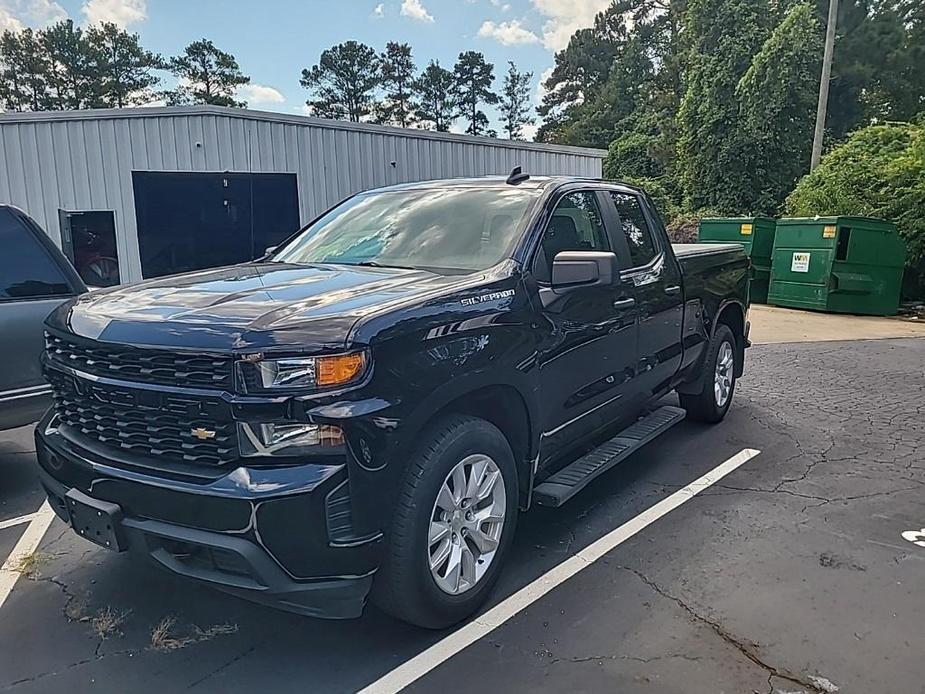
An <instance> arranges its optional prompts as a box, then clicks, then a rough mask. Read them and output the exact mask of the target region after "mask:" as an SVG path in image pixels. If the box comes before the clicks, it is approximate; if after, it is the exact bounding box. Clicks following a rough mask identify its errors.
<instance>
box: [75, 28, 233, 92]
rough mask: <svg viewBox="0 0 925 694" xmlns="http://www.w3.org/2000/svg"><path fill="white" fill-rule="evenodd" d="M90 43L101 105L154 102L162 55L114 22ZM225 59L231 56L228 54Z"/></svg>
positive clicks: (91, 34)
mask: <svg viewBox="0 0 925 694" xmlns="http://www.w3.org/2000/svg"><path fill="white" fill-rule="evenodd" d="M68 21H70V20H68ZM86 40H87V43H88V44H89V48H90V50H89V52H90V56H91V60H92V63H93V64H92V68H91V70H92V74H93V76H94V78H95V80H94V81H95V82H96V85H95V86H94V88H93V91H94V92H95V93H96V94H95V96H96V99H97V103H99V105H101V106H105V107H109V108H122V107H124V106H137V105H140V104H145V103H148V102H150V101H152V100H153V99H154V96H155V95H154V88H155V87H156V86H157V85H158V84H160V81H161V80H160V78H159V77H158V76H157V75H155V74H154V72H153V71H154V70H157V69H164V68H166V67H167V65H166V63H165V62H164V60H163V58H161V57H160V56H159V55H157V54H156V53H152V52H151V51H148V50H145V49H144V48H142V47H141V43H140V42H139V37H138V34H130V33H128V32H127V31H125V30H124V29H122V28H120V27H118V26H116V25H115V24H112V23H111V22H104V23H102V24H99V25H97V26H94V27H90V29H89V30H88V31H87V33H86ZM219 52H220V51H219ZM223 55H226V56H227V53H226V54H223ZM232 60H233V59H232ZM235 65H237V63H235ZM232 83H233V84H234V85H235V86H237V84H244V83H246V82H234V78H233V79H232ZM78 84H79V82H78ZM229 88H230V87H229ZM232 93H233V90H232ZM207 103H214V102H207ZM72 108H80V107H79V106H75V107H72Z"/></svg>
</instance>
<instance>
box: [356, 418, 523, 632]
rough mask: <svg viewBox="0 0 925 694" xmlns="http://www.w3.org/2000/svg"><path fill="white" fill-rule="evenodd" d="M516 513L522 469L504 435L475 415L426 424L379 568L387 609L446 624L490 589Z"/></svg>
mask: <svg viewBox="0 0 925 694" xmlns="http://www.w3.org/2000/svg"><path fill="white" fill-rule="evenodd" d="M516 519H517V472H516V468H515V465H514V456H513V454H512V453H511V448H510V446H509V445H508V442H507V439H506V438H505V437H504V435H503V434H502V433H501V432H500V431H499V430H498V429H497V428H496V427H495V426H493V425H492V424H490V423H489V422H486V421H484V420H481V419H477V418H475V417H468V416H453V417H449V418H447V419H445V420H442V421H441V422H439V423H438V424H437V425H435V426H433V427H431V428H430V429H428V430H427V431H426V432H425V433H424V436H423V437H422V445H421V446H420V447H419V449H418V452H417V453H416V455H415V456H414V458H413V459H412V461H411V463H410V465H409V468H408V471H407V473H406V476H405V480H404V482H403V485H402V490H401V492H400V494H399V499H398V502H397V506H396V510H395V516H394V520H393V523H392V527H391V530H390V532H389V535H388V549H387V552H386V558H385V561H384V562H383V565H382V567H381V568H380V569H379V572H378V574H377V576H376V581H375V585H374V588H373V600H374V601H375V602H376V604H377V605H378V606H379V607H380V608H381V609H382V610H384V611H385V612H388V613H390V614H392V615H393V616H395V617H398V618H399V619H402V620H404V621H406V622H411V623H412V624H417V625H418V626H422V627H426V628H429V629H442V628H444V627H448V626H450V625H452V624H455V623H456V622H459V621H460V620H462V619H465V618H466V617H468V616H469V615H471V614H472V613H473V612H475V611H476V610H477V609H478V608H479V607H480V606H481V605H482V603H483V602H484V601H485V599H486V598H487V597H488V594H489V592H490V591H491V588H492V587H493V586H494V584H495V581H496V580H497V579H498V575H499V572H500V569H501V564H502V562H503V561H504V557H505V555H506V553H507V549H508V546H509V545H510V541H511V538H512V536H513V534H514V525H515V523H516Z"/></svg>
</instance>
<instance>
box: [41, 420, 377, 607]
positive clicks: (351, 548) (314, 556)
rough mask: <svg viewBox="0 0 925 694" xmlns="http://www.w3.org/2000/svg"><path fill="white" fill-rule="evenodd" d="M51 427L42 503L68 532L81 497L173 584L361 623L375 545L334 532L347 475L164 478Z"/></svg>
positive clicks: (306, 468)
mask: <svg viewBox="0 0 925 694" xmlns="http://www.w3.org/2000/svg"><path fill="white" fill-rule="evenodd" d="M55 420H56V418H55V416H54V415H53V414H52V413H49V414H48V415H46V416H45V417H44V418H43V419H42V421H41V422H40V423H39V425H38V427H37V428H36V452H37V457H38V461H39V465H40V468H41V469H40V478H41V482H42V485H43V486H44V487H45V491H46V492H47V494H48V498H49V502H50V503H51V506H52V508H54V510H55V512H56V513H57V514H58V515H59V516H60V517H61V518H62V519H63V520H65V521H66V522H70V519H71V516H70V514H69V511H68V507H67V500H68V499H69V498H72V497H74V496H75V495H78V496H80V497H82V498H85V499H86V500H87V501H91V502H95V503H100V504H103V505H107V506H109V507H111V508H115V509H118V510H117V512H115V513H114V514H113V516H112V518H113V525H114V526H116V527H114V529H113V532H114V533H115V534H116V535H118V537H119V538H120V542H119V544H120V545H121V547H120V548H121V549H126V550H128V551H129V552H132V553H134V554H136V555H138V556H144V557H145V558H147V559H148V560H151V561H153V562H154V563H155V564H157V565H159V566H161V567H162V568H165V569H167V570H169V571H171V572H173V573H176V574H179V575H183V576H186V577H189V578H191V579H194V580H197V581H201V582H204V583H207V584H209V585H212V586H214V587H216V588H218V589H220V590H223V591H226V592H228V593H232V594H234V595H238V596H240V597H243V598H246V599H249V600H253V601H256V602H261V603H266V604H269V605H272V606H274V607H278V608H281V609H284V610H288V611H291V612H297V613H300V614H304V615H309V616H313V617H326V618H351V617H357V616H359V615H360V614H361V612H362V610H363V606H364V604H365V600H366V596H367V594H368V592H369V589H370V587H371V585H372V579H373V574H374V572H375V570H376V568H377V566H378V563H379V556H380V549H381V547H380V545H381V535H379V534H376V535H373V536H369V537H361V538H351V540H350V541H349V542H345V541H344V533H343V527H342V525H341V526H337V527H334V526H332V523H338V522H341V521H342V519H343V510H344V508H345V507H346V506H348V505H349V486H348V484H347V477H346V470H345V468H344V465H322V464H306V465H298V466H289V467H280V468H259V469H258V468H254V469H252V468H248V467H236V468H234V469H232V470H229V471H228V472H227V474H224V475H223V476H221V477H217V478H214V479H210V480H208V481H203V480H196V481H189V480H183V479H176V478H174V479H171V478H170V477H169V476H164V475H161V474H157V475H155V474H151V473H150V472H149V471H144V470H137V469H132V468H130V467H127V466H124V465H120V464H118V462H117V461H113V460H112V459H111V458H108V457H107V456H106V454H105V452H104V451H98V450H97V451H95V450H93V449H92V448H91V447H89V446H87V445H77V444H76V443H75V442H74V441H73V440H71V439H69V438H68V437H67V436H65V435H64V433H63V432H62V431H60V430H59V429H58V428H57V427H56V424H55ZM72 490H73V491H72ZM69 493H70V496H69ZM345 499H346V501H347V504H346V505H345V503H344V500H345Z"/></svg>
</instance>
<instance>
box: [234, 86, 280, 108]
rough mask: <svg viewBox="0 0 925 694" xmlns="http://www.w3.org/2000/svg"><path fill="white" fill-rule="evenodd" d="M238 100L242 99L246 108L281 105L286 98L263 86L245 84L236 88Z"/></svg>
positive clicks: (276, 90) (273, 89)
mask: <svg viewBox="0 0 925 694" xmlns="http://www.w3.org/2000/svg"><path fill="white" fill-rule="evenodd" d="M238 98H240V99H244V101H246V102H247V105H248V106H254V105H260V104H282V103H284V102H285V101H286V97H284V96H283V95H282V93H281V92H280V91H279V90H278V89H276V88H274V87H268V86H267V85H265V84H245V85H242V86H240V87H238Z"/></svg>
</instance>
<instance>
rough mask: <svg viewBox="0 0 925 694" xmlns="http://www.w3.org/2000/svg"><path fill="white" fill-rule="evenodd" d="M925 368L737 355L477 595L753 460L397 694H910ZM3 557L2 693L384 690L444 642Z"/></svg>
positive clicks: (833, 351) (541, 523)
mask: <svg viewBox="0 0 925 694" xmlns="http://www.w3.org/2000/svg"><path fill="white" fill-rule="evenodd" d="M923 369H925V339H891V340H873V341H857V342H818V343H806V344H773V345H771V344H769V345H760V346H756V347H754V348H753V349H752V350H751V352H750V354H749V363H748V369H747V374H746V378H745V379H744V380H743V381H741V382H740V384H739V390H738V392H737V394H736V402H735V404H734V407H733V409H732V410H731V412H730V414H729V416H728V417H727V419H726V421H725V422H724V423H722V424H721V425H719V426H716V427H712V428H709V427H702V426H699V425H695V424H691V423H687V422H685V423H683V424H681V425H679V426H677V427H675V429H673V430H672V431H671V432H670V433H669V434H667V435H665V436H664V437H662V438H661V439H660V440H657V441H656V442H654V443H653V444H651V445H650V446H649V447H647V448H646V449H644V450H643V451H642V452H640V453H638V454H637V455H635V456H634V457H633V458H631V459H630V460H628V461H627V462H626V463H624V464H623V465H622V466H620V467H619V468H618V469H617V470H614V471H613V472H611V473H609V474H608V475H607V476H605V477H604V478H603V479H601V480H600V481H599V482H597V483H595V484H594V485H592V487H591V488H589V489H587V490H585V491H584V492H582V494H580V495H579V496H578V497H576V498H575V499H574V500H572V501H571V502H570V503H569V504H567V505H566V506H565V507H563V508H561V509H558V510H548V509H537V510H535V511H532V512H531V513H529V514H527V515H526V516H524V517H523V518H522V519H521V523H520V525H519V527H518V532H517V536H516V539H515V548H514V552H513V554H512V556H511V557H510V561H509V564H508V566H507V570H506V571H505V574H504V576H503V578H502V581H501V583H500V584H499V587H498V590H497V591H496V593H495V595H494V598H493V603H492V604H494V605H499V604H500V605H504V604H505V601H506V600H507V599H508V598H509V596H511V595H512V594H515V593H517V591H519V590H520V589H521V588H523V587H524V586H526V585H528V584H530V583H531V582H532V581H534V579H536V578H537V577H540V576H542V575H544V574H545V573H546V572H548V571H550V570H552V569H554V568H555V567H557V566H560V565H562V563H563V562H564V561H566V560H568V559H569V558H570V557H572V556H574V555H575V554H576V553H578V552H580V551H581V550H582V549H583V548H586V547H588V546H591V545H593V543H595V542H596V541H598V540H600V539H601V538H604V537H607V536H608V534H609V533H612V531H614V529H615V528H618V527H621V526H623V524H625V523H627V522H628V521H633V520H634V519H637V518H638V517H640V514H643V513H644V512H646V511H647V509H652V508H653V507H655V506H656V505H657V504H659V502H662V501H664V500H666V499H669V498H671V497H672V495H673V494H675V493H676V492H677V491H678V490H679V489H682V488H684V487H686V486H687V485H689V484H690V483H691V482H692V481H694V480H696V479H698V478H700V477H701V476H703V475H705V474H707V473H709V472H710V471H711V470H714V469H715V468H716V467H717V466H719V465H720V464H722V463H723V462H724V461H726V460H728V459H730V458H731V457H733V456H735V455H736V454H737V453H739V452H740V451H742V450H743V449H755V450H759V451H760V455H757V456H755V457H753V458H751V459H750V460H748V461H747V462H745V463H744V464H742V465H741V466H740V467H738V468H737V469H735V470H733V471H732V472H730V473H729V474H728V475H727V476H726V477H724V478H723V479H721V480H719V481H718V482H716V483H714V484H712V485H711V486H709V487H708V488H706V489H704V490H703V491H701V492H700V493H699V494H697V495H696V496H693V497H692V498H689V499H686V500H685V502H684V503H682V504H681V505H679V506H678V507H677V508H675V509H674V510H672V511H671V512H670V513H667V514H666V515H664V516H663V517H661V518H659V519H657V520H655V521H654V522H652V523H651V524H648V525H646V526H645V527H642V528H641V529H640V530H639V531H638V532H636V533H635V534H633V535H632V536H630V537H628V538H627V539H626V540H625V541H623V542H621V543H620V544H619V545H618V546H615V547H614V548H613V549H612V550H611V551H609V552H607V553H606V554H604V555H603V556H602V557H601V558H600V559H599V560H597V561H593V562H588V563H587V565H586V566H583V567H582V570H581V571H580V572H579V573H577V574H576V575H574V576H573V577H571V578H569V579H568V580H566V581H564V582H562V583H560V584H558V585H556V587H554V588H553V589H552V590H550V591H549V592H547V593H546V594H545V595H543V596H542V597H540V598H539V599H537V600H536V601H534V602H531V603H529V604H528V605H527V606H526V607H525V609H523V610H520V611H518V612H517V613H516V614H515V615H514V616H513V617H512V618H511V619H509V620H507V621H505V622H504V623H502V624H500V626H497V628H494V629H488V628H483V631H484V632H485V633H484V635H481V636H480V637H479V638H477V639H476V640H475V641H474V642H473V643H472V644H471V645H469V646H467V647H466V648H463V649H461V650H458V652H455V651H454V650H453V649H452V648H450V649H449V651H448V655H447V656H446V657H443V656H441V657H439V658H435V659H433V661H432V662H429V663H425V666H424V667H423V668H421V669H420V671H419V672H417V673H416V675H419V677H417V678H416V679H415V680H414V681H413V682H412V684H411V685H410V687H409V689H410V690H411V691H441V692H445V693H449V692H462V691H471V690H472V689H473V688H474V687H479V688H484V687H487V688H490V689H491V690H494V691H570V692H601V691H612V692H684V693H685V694H688V693H694V692H704V693H707V692H709V693H713V694H715V693H717V692H726V693H733V694H738V693H745V694H750V693H752V692H761V693H764V692H769V693H771V692H778V693H779V694H783V693H784V692H787V693H794V692H835V691H839V692H878V693H882V694H889V693H891V692H896V693H902V694H908V693H912V694H915V693H920V692H921V693H925V658H923V647H922V625H923V624H925V593H923V589H922V586H923V585H925V582H923V578H925V546H920V545H918V544H916V542H917V541H921V542H922V544H925V529H923V526H925V503H923V499H925V496H923V489H925V443H923V442H925V398H923V392H925V373H923ZM33 466H34V461H33V451H32V442H31V435H30V433H29V432H28V431H27V430H25V429H20V430H16V431H14V432H6V433H4V434H0V480H2V486H0V558H5V557H6V556H7V555H8V554H9V553H10V551H11V550H12V548H13V547H14V545H15V544H16V543H17V542H19V541H20V538H21V537H22V535H23V533H24V532H26V530H27V528H29V524H28V523H20V524H18V525H13V526H11V527H3V521H10V520H11V519H14V518H17V517H20V516H23V515H25V514H29V513H32V512H34V511H35V510H36V509H38V508H39V506H40V505H41V502H42V495H41V493H40V492H39V490H38V485H37V482H36V480H35V476H34V470H33ZM917 532H921V533H922V535H918V534H916V533H917ZM904 533H905V535H904ZM22 568H25V569H27V572H26V573H27V574H29V575H28V576H24V577H20V579H19V580H18V582H17V583H16V585H15V587H14V589H13V590H12V592H11V593H10V594H9V596H8V598H7V599H6V601H5V602H4V603H3V604H2V606H0V691H14V692H52V691H55V692H57V691H99V692H126V691H133V692H138V693H145V692H158V693H161V692H165V691H168V692H172V691H179V690H183V689H190V690H193V691H197V692H253V691H258V690H262V691H271V692H296V691H298V692H304V691H313V692H314V691H317V692H352V691H357V690H360V689H363V688H364V687H369V686H371V690H372V691H388V683H389V681H391V680H389V676H390V673H393V672H394V671H395V670H396V668H401V667H402V665H403V664H405V663H408V662H409V661H410V660H411V659H412V658H414V656H416V655H417V654H419V653H421V652H422V651H424V650H425V649H427V648H428V647H430V646H432V645H434V644H437V643H441V644H447V643H449V644H451V645H452V643H454V642H453V639H454V633H453V632H444V633H429V632H422V631H420V630H417V629H414V628H412V627H408V626H406V625H403V624H401V623H398V622H395V621H393V620H391V619H390V618H388V617H386V616H384V615H382V614H380V613H378V612H376V611H375V610H374V609H371V608H370V609H368V610H367V613H366V615H365V616H364V617H363V618H362V619H360V620H357V621H353V622H324V621H314V620H310V619H305V618H300V617H296V616H292V615H287V614H283V613H279V612H275V611H272V610H269V609H266V608H262V607H259V606H255V605H251V604H249V603H246V602H243V601H241V600H238V599H236V598H232V597H228V596H225V595H223V594H220V593H217V592H213V591H211V590H208V589H206V588H203V587H199V586H196V585H192V584H190V583H188V582H186V581H183V580H180V579H177V578H174V577H172V576H169V575H167V574H165V573H163V572H161V571H158V570H157V569H155V568H150V567H146V566H136V565H135V564H133V563H132V562H131V561H130V560H129V558H128V557H126V556H122V555H115V554H110V553H107V552H106V551H104V550H102V549H97V548H96V547H95V546H94V545H91V544H89V543H86V542H84V541H83V540H80V539H79V538H77V537H75V536H74V535H73V534H72V533H71V532H70V531H69V530H68V529H67V528H65V527H64V526H63V524H61V523H60V522H59V521H57V520H55V521H54V522H53V523H52V524H51V527H50V528H49V530H48V532H47V533H45V534H44V538H43V540H42V542H41V544H40V545H39V547H38V551H37V553H36V554H35V555H34V560H33V561H30V562H28V565H27V566H24V567H22ZM489 607H491V606H489ZM476 621H477V622H478V620H476ZM383 678H385V679H383Z"/></svg>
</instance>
